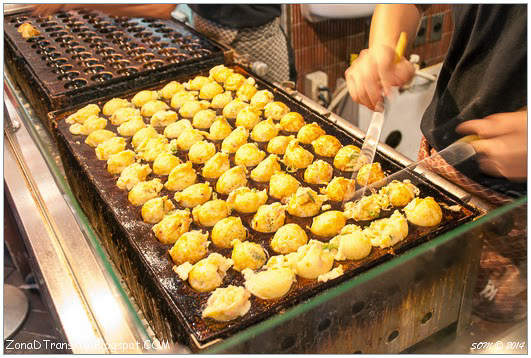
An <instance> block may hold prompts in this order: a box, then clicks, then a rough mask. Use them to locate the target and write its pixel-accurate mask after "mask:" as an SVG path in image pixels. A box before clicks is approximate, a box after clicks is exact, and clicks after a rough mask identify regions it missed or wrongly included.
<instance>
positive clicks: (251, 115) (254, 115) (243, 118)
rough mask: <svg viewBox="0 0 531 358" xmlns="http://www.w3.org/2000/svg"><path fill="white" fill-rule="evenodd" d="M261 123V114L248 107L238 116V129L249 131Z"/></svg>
mask: <svg viewBox="0 0 531 358" xmlns="http://www.w3.org/2000/svg"><path fill="white" fill-rule="evenodd" d="M258 122H260V112H259V111H256V110H254V109H251V107H249V106H247V107H245V108H243V109H242V110H241V111H239V112H238V115H237V116H236V123H235V124H236V127H245V128H247V129H249V130H251V129H253V128H254V126H255V125H257V124H258Z"/></svg>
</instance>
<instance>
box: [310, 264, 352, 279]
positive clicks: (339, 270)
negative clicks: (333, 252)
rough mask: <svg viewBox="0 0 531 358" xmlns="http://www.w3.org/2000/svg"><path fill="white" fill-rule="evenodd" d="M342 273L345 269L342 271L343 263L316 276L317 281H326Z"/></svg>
mask: <svg viewBox="0 0 531 358" xmlns="http://www.w3.org/2000/svg"><path fill="white" fill-rule="evenodd" d="M344 273H345V271H343V265H338V266H336V267H334V268H333V269H332V270H330V271H328V272H327V273H324V274H322V275H319V276H317V282H328V281H330V280H333V279H336V278H338V277H339V276H341V275H343V274H344Z"/></svg>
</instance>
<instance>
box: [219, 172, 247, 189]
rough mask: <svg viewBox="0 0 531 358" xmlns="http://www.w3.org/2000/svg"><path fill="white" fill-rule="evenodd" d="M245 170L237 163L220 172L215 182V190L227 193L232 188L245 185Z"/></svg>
mask: <svg viewBox="0 0 531 358" xmlns="http://www.w3.org/2000/svg"><path fill="white" fill-rule="evenodd" d="M246 174H247V170H246V169H245V167H244V166H241V165H238V166H236V167H233V168H230V169H229V170H227V171H226V172H225V173H223V174H221V176H220V177H219V179H218V181H217V182H216V191H217V192H218V193H220V194H229V193H230V192H231V191H233V190H234V189H238V188H240V187H242V186H245V185H247V177H246Z"/></svg>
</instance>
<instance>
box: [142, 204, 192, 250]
mask: <svg viewBox="0 0 531 358" xmlns="http://www.w3.org/2000/svg"><path fill="white" fill-rule="evenodd" d="M191 223H192V219H191V218H190V211H189V210H188V209H185V210H173V211H170V212H168V213H167V214H166V215H164V217H163V218H162V220H161V221H159V222H158V223H157V224H155V225H154V226H153V228H152V229H151V230H153V233H154V234H155V237H156V238H157V240H159V241H160V242H161V243H163V244H166V245H169V244H174V243H175V241H177V239H178V238H179V237H180V236H181V235H182V234H184V233H185V232H188V230H189V229H190V224H191Z"/></svg>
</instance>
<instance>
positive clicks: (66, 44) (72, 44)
mask: <svg viewBox="0 0 531 358" xmlns="http://www.w3.org/2000/svg"><path fill="white" fill-rule="evenodd" d="M79 45H80V43H79V42H77V41H70V42H62V43H60V44H59V46H61V47H66V48H68V49H70V48H72V47H77V46H79Z"/></svg>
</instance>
